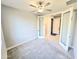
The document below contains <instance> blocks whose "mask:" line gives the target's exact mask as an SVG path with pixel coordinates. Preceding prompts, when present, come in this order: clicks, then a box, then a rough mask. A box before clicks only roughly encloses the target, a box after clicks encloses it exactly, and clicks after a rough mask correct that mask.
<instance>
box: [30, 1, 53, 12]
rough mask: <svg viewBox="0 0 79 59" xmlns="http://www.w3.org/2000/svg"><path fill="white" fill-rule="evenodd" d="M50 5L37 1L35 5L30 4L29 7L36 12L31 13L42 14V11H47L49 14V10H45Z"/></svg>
mask: <svg viewBox="0 0 79 59" xmlns="http://www.w3.org/2000/svg"><path fill="white" fill-rule="evenodd" d="M50 4H51V3H50V2H47V3H45V1H38V2H37V3H36V5H34V4H30V6H31V7H33V8H36V10H34V11H32V12H38V13H42V12H43V11H49V12H51V11H52V10H51V9H46V7H47V6H49V5H50Z"/></svg>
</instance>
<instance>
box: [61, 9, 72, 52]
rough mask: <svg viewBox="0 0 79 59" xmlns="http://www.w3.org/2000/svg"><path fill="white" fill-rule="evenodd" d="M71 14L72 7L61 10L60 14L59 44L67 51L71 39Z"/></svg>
mask: <svg viewBox="0 0 79 59" xmlns="http://www.w3.org/2000/svg"><path fill="white" fill-rule="evenodd" d="M72 16H73V8H69V9H67V10H65V11H63V12H62V16H61V31H60V44H61V45H62V47H63V48H64V49H65V50H66V51H68V47H69V42H70V39H71V35H72V34H71V20H72Z"/></svg>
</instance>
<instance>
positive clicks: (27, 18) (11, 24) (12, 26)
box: [1, 5, 37, 48]
mask: <svg viewBox="0 0 79 59" xmlns="http://www.w3.org/2000/svg"><path fill="white" fill-rule="evenodd" d="M1 10H2V11H1V17H2V18H1V24H2V29H3V34H4V39H5V42H6V47H7V48H10V47H12V46H16V45H18V44H20V43H23V42H29V41H31V40H34V39H35V38H37V24H36V23H37V19H36V16H35V15H33V14H32V13H29V12H25V11H21V10H18V9H15V8H11V7H7V6H4V5H2V6H1Z"/></svg>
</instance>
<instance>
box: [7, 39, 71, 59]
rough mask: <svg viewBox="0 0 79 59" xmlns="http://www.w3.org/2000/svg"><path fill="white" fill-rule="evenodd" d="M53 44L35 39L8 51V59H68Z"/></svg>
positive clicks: (59, 48) (60, 49) (62, 51)
mask: <svg viewBox="0 0 79 59" xmlns="http://www.w3.org/2000/svg"><path fill="white" fill-rule="evenodd" d="M52 43H53V42H47V41H45V40H44V39H36V40H33V41H31V42H28V43H25V44H23V45H21V46H18V47H16V48H14V49H11V50H9V51H8V59H70V58H69V57H68V55H67V54H66V52H64V50H63V49H62V48H61V47H59V46H58V45H56V44H54V43H53V44H52Z"/></svg>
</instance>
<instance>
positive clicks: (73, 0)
mask: <svg viewBox="0 0 79 59" xmlns="http://www.w3.org/2000/svg"><path fill="white" fill-rule="evenodd" d="M75 2H77V0H67V2H66V4H67V5H70V4H72V3H75Z"/></svg>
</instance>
